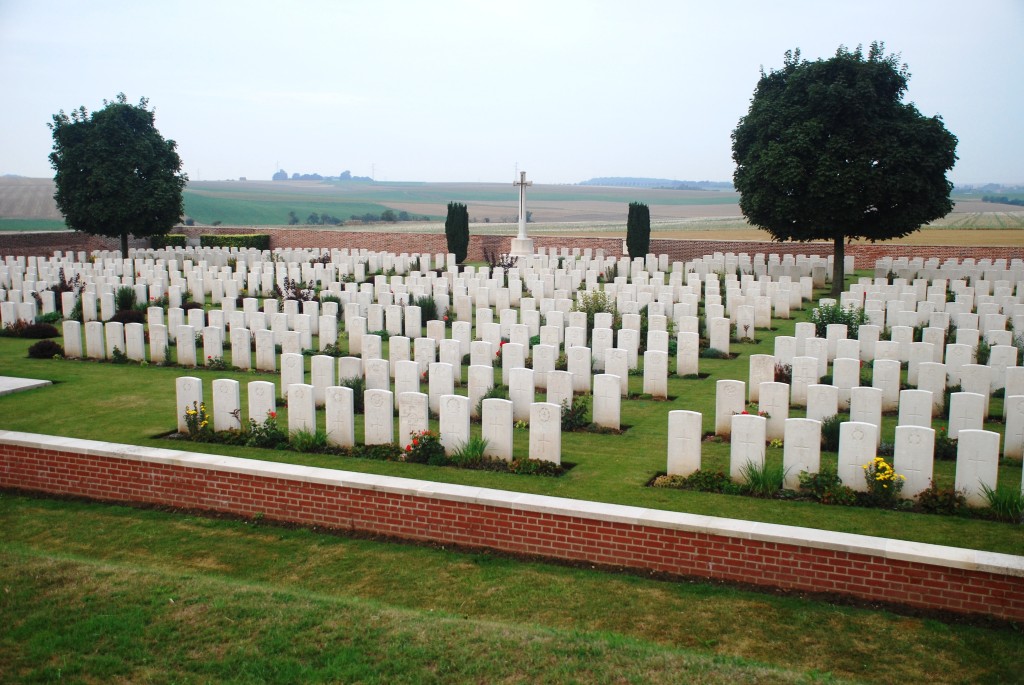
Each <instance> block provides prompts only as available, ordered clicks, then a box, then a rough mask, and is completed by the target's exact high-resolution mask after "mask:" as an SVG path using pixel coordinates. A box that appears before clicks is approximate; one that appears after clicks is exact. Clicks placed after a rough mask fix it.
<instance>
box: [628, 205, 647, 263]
mask: <svg viewBox="0 0 1024 685" xmlns="http://www.w3.org/2000/svg"><path fill="white" fill-rule="evenodd" d="M650 248H651V209H650V207H648V206H647V205H645V204H644V203H642V202H630V203H629V217H628V218H627V219H626V249H627V250H629V256H630V258H636V257H645V256H646V255H647V253H648V251H650Z"/></svg>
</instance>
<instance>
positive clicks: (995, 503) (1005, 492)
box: [981, 483, 1024, 523]
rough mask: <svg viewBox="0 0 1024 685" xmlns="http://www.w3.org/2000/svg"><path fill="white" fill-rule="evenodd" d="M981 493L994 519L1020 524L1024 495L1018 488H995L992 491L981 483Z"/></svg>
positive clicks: (1022, 514)
mask: <svg viewBox="0 0 1024 685" xmlns="http://www.w3.org/2000/svg"><path fill="white" fill-rule="evenodd" d="M981 492H982V494H983V495H985V499H986V500H987V501H988V506H989V509H990V510H991V512H992V516H993V517H994V518H996V519H998V520H999V521H1008V522H1010V523H1020V522H1021V517H1022V516H1024V494H1022V493H1021V491H1020V490H1019V489H1018V488H1013V487H1010V488H1006V487H1002V488H1000V487H997V488H996V489H994V490H993V489H992V488H990V487H989V486H988V485H986V484H984V483H982V484H981Z"/></svg>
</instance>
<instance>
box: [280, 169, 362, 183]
mask: <svg viewBox="0 0 1024 685" xmlns="http://www.w3.org/2000/svg"><path fill="white" fill-rule="evenodd" d="M270 180H272V181H325V180H326V181H331V180H335V181H373V179H372V178H370V177H369V176H353V175H352V172H351V171H349V170H348V169H346V170H345V171H342V172H341V173H340V174H338V175H337V176H321V175H320V174H299V173H293V174H292V175H291V176H289V175H288V172H287V171H285V170H284V169H278V170H277V173H275V174H274V175H273V176H271V177H270Z"/></svg>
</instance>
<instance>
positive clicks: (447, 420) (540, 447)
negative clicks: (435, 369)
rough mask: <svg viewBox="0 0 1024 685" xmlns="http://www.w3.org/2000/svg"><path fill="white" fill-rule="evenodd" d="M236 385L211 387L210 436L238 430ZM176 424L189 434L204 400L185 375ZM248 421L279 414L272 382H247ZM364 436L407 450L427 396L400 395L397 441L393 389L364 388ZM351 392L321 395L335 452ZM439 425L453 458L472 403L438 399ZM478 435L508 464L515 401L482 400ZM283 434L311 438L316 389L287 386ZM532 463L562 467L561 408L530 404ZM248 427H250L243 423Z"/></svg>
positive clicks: (344, 439)
mask: <svg viewBox="0 0 1024 685" xmlns="http://www.w3.org/2000/svg"><path fill="white" fill-rule="evenodd" d="M240 387H241V386H240V383H239V382H238V381H236V380H232V379H217V380H215V381H213V403H212V408H213V409H212V412H210V416H211V418H212V421H213V430H215V431H229V430H240V429H241V428H242V425H241V423H242V419H241V416H242V413H241V406H242V405H241V398H240ZM175 393H176V406H177V408H178V416H177V424H178V430H179V431H181V432H187V431H188V421H187V419H186V412H187V411H188V410H190V409H193V408H194V407H197V406H198V405H200V404H203V403H204V399H203V382H202V379H200V378H196V377H193V376H183V377H180V378H178V379H177V381H176V384H175ZM247 397H248V418H249V420H250V421H253V422H255V423H256V424H263V423H264V421H266V420H267V419H268V417H272V416H276V411H277V406H276V401H277V400H276V394H275V388H274V384H273V383H270V382H268V381H252V382H250V383H249V384H248V387H247ZM363 397H364V399H363V402H364V411H365V419H364V430H363V440H362V443H363V444H366V445H381V444H391V443H395V444H397V445H398V446H400V447H404V446H407V445H409V444H410V441H411V440H412V438H413V436H414V435H416V434H417V433H420V432H422V431H426V430H428V429H429V427H430V426H429V420H430V409H429V402H430V400H429V397H428V395H426V394H424V393H421V392H402V393H398V394H397V400H398V435H397V438H396V435H395V398H396V394H395V393H393V392H391V391H390V390H382V389H369V390H366V391H365V393H364V396H363ZM354 399H355V398H354V394H353V390H352V388H349V387H345V386H328V387H327V388H325V389H324V425H323V430H324V431H325V433H326V436H327V441H328V443H329V444H331V445H336V446H339V447H352V446H353V445H355V444H356V441H357V438H356V430H355V401H354ZM438 399H439V401H438V414H439V418H438V424H439V431H438V433H439V436H440V441H441V445H442V446H443V447H444V449H445V452H446V453H448V454H451V453H452V452H455V451H457V450H459V449H462V448H463V447H465V446H466V445H467V444H468V443H469V442H470V398H468V397H466V396H464V395H456V394H446V395H442V396H441V397H439V398H438ZM481 404H482V409H483V414H482V416H481V437H482V438H483V439H484V440H486V443H487V444H486V447H485V449H484V454H485V455H487V456H491V457H496V458H499V459H504V460H511V459H512V458H513V447H514V444H513V434H514V431H513V425H514V424H513V421H514V419H513V402H512V401H510V400H504V399H500V398H487V399H485V400H483V402H482V403H481ZM287 407H288V433H289V434H294V433H296V432H299V431H305V432H309V433H315V432H316V431H317V430H318V429H319V425H318V420H317V411H316V388H315V387H314V386H312V385H308V384H304V383H295V384H292V385H290V386H289V387H288V397H287ZM529 416H530V420H529V424H530V429H529V458H531V459H538V460H542V461H550V462H553V463H556V464H560V463H561V458H562V407H561V406H559V405H557V404H552V403H549V402H531V403H530V405H529ZM247 425H248V424H247Z"/></svg>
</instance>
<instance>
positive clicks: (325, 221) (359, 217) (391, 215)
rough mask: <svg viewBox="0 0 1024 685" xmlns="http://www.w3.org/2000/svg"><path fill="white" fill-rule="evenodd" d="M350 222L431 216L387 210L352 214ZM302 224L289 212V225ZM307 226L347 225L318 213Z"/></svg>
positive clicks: (372, 221) (417, 219)
mask: <svg viewBox="0 0 1024 685" xmlns="http://www.w3.org/2000/svg"><path fill="white" fill-rule="evenodd" d="M348 220H350V221H359V222H362V223H364V224H373V223H381V222H384V223H391V224H393V223H397V222H399V221H430V217H429V216H415V215H412V214H409V212H407V211H405V210H402V211H400V212H396V211H395V210H393V209H385V210H384V211H383V212H381V213H380V214H374V213H373V212H367V213H366V214H352V215H351V216H350V217H349V219H348ZM300 223H302V222H301V221H300V220H299V215H298V214H296V213H295V211H294V210H293V211H290V212H288V225H289V226H296V225H298V224H300ZM305 223H306V225H307V226H340V225H343V224H345V223H346V220H345V219H341V218H339V217H336V216H332V215H330V214H327V213H326V212H324V213H322V214H317V213H316V212H310V213H309V216H307V217H306V221H305Z"/></svg>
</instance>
